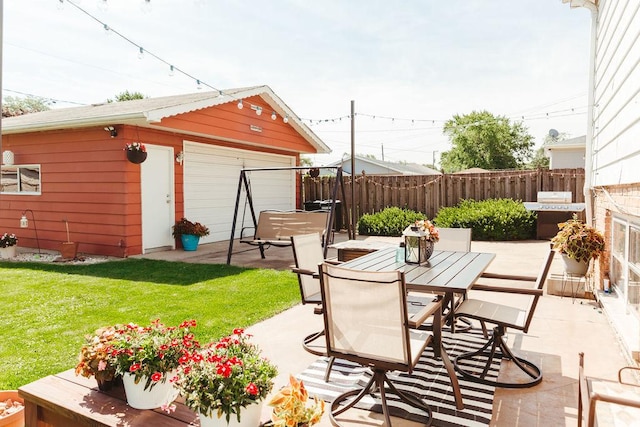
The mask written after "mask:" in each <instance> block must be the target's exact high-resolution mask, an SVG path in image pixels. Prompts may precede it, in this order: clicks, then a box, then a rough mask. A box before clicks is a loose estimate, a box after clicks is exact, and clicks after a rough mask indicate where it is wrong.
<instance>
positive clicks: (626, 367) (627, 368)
mask: <svg viewBox="0 0 640 427" xmlns="http://www.w3.org/2000/svg"><path fill="white" fill-rule="evenodd" d="M626 370H629V371H639V372H640V368H637V367H635V366H624V367H622V368H620V370H618V382H619V383H620V384H626V385H632V386H635V387H640V385H638V384H636V383H630V382H627V381H622V372H623V371H626Z"/></svg>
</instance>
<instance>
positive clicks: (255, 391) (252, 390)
mask: <svg viewBox="0 0 640 427" xmlns="http://www.w3.org/2000/svg"><path fill="white" fill-rule="evenodd" d="M245 390H246V391H247V393H248V394H250V395H252V396H257V395H258V393H260V390H258V387H257V386H256V385H255V384H254V383H249V385H248V386H247V388H246V389H245Z"/></svg>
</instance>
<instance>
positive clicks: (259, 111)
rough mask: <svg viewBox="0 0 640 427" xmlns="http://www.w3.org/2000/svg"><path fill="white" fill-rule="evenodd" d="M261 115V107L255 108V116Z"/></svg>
mask: <svg viewBox="0 0 640 427" xmlns="http://www.w3.org/2000/svg"><path fill="white" fill-rule="evenodd" d="M261 114H262V107H257V108H256V115H258V116H259V115H261Z"/></svg>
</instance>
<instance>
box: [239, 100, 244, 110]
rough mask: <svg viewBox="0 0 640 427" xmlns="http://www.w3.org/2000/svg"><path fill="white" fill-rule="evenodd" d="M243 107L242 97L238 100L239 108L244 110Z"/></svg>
mask: <svg viewBox="0 0 640 427" xmlns="http://www.w3.org/2000/svg"><path fill="white" fill-rule="evenodd" d="M242 107H244V105H242V99H241V100H240V101H238V110H242Z"/></svg>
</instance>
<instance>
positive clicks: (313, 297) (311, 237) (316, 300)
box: [291, 233, 338, 382]
mask: <svg viewBox="0 0 640 427" xmlns="http://www.w3.org/2000/svg"><path fill="white" fill-rule="evenodd" d="M291 246H292V248H293V259H294V260H295V267H294V268H292V269H291V271H293V272H294V273H296V275H297V276H298V284H299V285H300V298H301V300H302V304H315V305H316V307H315V308H314V313H315V314H322V296H321V294H320V276H319V274H318V266H319V265H320V264H322V263H323V262H325V261H327V262H332V263H333V262H334V261H331V260H325V258H324V253H323V250H322V241H321V240H320V235H319V234H318V233H311V234H300V235H297V236H291ZM335 263H338V262H337V261H335ZM323 336H324V329H323V330H321V331H317V332H314V333H312V334H309V335H307V336H306V337H304V339H303V340H302V346H303V347H304V349H305V350H306V351H307V352H309V353H311V354H314V355H316V356H326V355H327V354H326V350H325V349H324V347H323V346H322V344H323V342H322V341H320V343H322V344H320V343H319V345H318V344H315V345H314V343H315V342H316V341H317V340H318V338H321V337H323ZM333 362H334V358H332V357H331V358H329V364H328V365H327V371H326V372H325V376H324V380H325V382H328V381H329V376H330V374H331V367H332V366H333Z"/></svg>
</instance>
